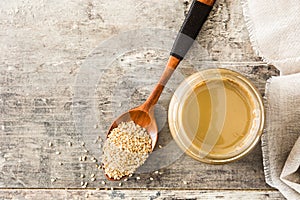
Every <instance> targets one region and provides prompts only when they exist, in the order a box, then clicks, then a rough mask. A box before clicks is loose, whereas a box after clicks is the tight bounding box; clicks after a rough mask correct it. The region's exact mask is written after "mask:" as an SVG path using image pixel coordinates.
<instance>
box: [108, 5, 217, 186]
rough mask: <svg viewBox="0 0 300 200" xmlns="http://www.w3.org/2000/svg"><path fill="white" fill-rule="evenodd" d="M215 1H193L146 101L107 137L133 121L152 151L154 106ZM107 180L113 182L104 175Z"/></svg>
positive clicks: (155, 126) (155, 129) (113, 125)
mask: <svg viewBox="0 0 300 200" xmlns="http://www.w3.org/2000/svg"><path fill="white" fill-rule="evenodd" d="M214 2H215V0H194V1H193V4H192V5H191V7H190V10H189V13H188V15H187V17H186V18H185V20H184V23H183V25H182V27H181V29H180V31H179V33H178V35H177V38H176V40H175V42H174V44H173V48H172V50H171V53H170V57H169V60H168V62H167V65H166V68H165V70H164V72H163V74H162V76H161V78H160V80H159V81H158V83H157V85H156V86H155V88H154V90H153V91H152V93H151V94H150V96H149V97H148V99H147V100H146V101H145V102H144V103H143V104H142V105H140V106H138V107H136V108H133V109H131V110H129V111H128V112H125V113H123V114H122V115H121V116H119V117H118V118H117V119H116V120H115V121H114V122H113V123H112V125H111V126H110V128H109V130H108V132H107V136H108V135H109V134H110V132H111V130H113V129H114V128H116V127H117V126H118V124H120V123H121V122H129V121H133V122H134V123H135V124H138V125H140V126H141V127H144V128H146V130H147V132H148V133H149V135H150V137H151V140H152V150H153V149H154V147H155V144H156V142H157V138H158V130H157V125H156V120H155V117H154V105H155V104H156V103H157V101H158V99H159V97H160V95H161V93H162V91H163V89H164V87H165V85H166V84H167V82H168V80H169V79H170V77H171V76H172V74H173V72H174V70H175V69H176V67H177V66H178V64H179V63H180V61H181V60H182V59H183V58H184V56H185V55H186V53H187V52H188V50H189V49H190V47H191V46H192V44H193V42H194V40H195V39H196V37H197V35H198V33H199V31H200V29H201V27H202V25H203V24H204V22H205V21H206V19H207V17H208V15H209V13H210V11H211V9H212V6H213V4H214ZM106 177H107V179H109V180H114V179H112V178H110V177H108V176H107V175H106Z"/></svg>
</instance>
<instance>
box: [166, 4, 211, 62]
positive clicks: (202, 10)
mask: <svg viewBox="0 0 300 200" xmlns="http://www.w3.org/2000/svg"><path fill="white" fill-rule="evenodd" d="M214 2H215V0H194V1H193V3H192V5H191V7H190V10H189V12H188V14H187V16H186V18H185V20H184V22H183V24H182V26H181V28H180V31H179V33H178V35H177V37H176V40H175V42H174V44H173V48H172V50H171V55H172V56H174V57H176V58H178V59H179V60H182V59H183V58H184V56H185V55H186V53H187V52H188V50H189V49H190V48H191V46H192V44H193V42H194V40H195V39H196V38H197V35H198V34H199V32H200V30H201V28H202V26H203V24H204V22H205V21H206V19H207V17H208V15H209V13H210V11H211V9H212V6H213V4H214Z"/></svg>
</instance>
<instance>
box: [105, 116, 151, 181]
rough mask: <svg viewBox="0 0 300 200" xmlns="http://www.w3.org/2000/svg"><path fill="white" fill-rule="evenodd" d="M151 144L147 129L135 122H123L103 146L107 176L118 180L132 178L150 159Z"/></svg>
mask: <svg viewBox="0 0 300 200" xmlns="http://www.w3.org/2000/svg"><path fill="white" fill-rule="evenodd" d="M151 142H152V141H151V138H150V136H149V134H148V133H147V131H146V129H143V128H142V127H141V126H139V125H137V124H135V123H134V122H133V121H130V122H121V123H120V124H119V125H118V126H117V127H116V128H114V129H113V130H112V131H111V132H110V134H109V137H108V138H107V140H106V141H105V143H104V146H103V157H102V162H103V167H104V170H105V174H106V175H107V176H108V177H110V178H114V179H116V180H120V179H121V178H122V177H123V176H128V175H129V177H131V176H132V175H131V176H130V174H132V173H133V172H134V171H135V170H136V169H137V168H138V167H139V166H141V165H142V164H143V163H144V162H145V161H146V159H147V158H148V156H149V153H150V152H151V151H152V146H151ZM112 158H113V159H112ZM120 167H122V168H120Z"/></svg>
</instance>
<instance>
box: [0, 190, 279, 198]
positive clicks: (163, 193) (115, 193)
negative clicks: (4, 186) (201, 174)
mask: <svg viewBox="0 0 300 200" xmlns="http://www.w3.org/2000/svg"><path fill="white" fill-rule="evenodd" d="M0 198H1V199H3V200H9V199H16V198H18V199H41V198H43V199H57V200H60V199H91V200H93V199H101V200H102V199H103V200H111V199H133V200H135V199H166V200H169V199H187V198H188V199H195V200H196V199H203V200H211V199H225V200H226V199H230V200H232V199H233V200H239V199H245V200H252V199H255V200H266V199H272V200H277V199H282V195H281V194H280V193H279V192H277V191H255V190H254V191H251V190H250V191H238V190H216V191H212V190H200V191H197V190H125V191H124V190H118V189H114V190H110V189H109V190H68V189H66V190H55V189H54V190H29V189H28V190H0Z"/></svg>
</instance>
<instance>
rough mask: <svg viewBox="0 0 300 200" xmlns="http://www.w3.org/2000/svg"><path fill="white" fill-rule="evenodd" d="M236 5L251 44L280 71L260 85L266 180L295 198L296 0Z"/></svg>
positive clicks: (298, 129) (299, 38)
mask: <svg viewBox="0 0 300 200" xmlns="http://www.w3.org/2000/svg"><path fill="white" fill-rule="evenodd" d="M242 5H243V11H244V16H245V20H246V24H247V28H248V30H249V34H250V39H251V42H252V45H253V48H254V50H255V51H256V52H257V54H258V55H259V56H261V57H262V58H263V59H264V60H265V61H267V62H268V63H270V64H273V65H274V66H276V67H277V68H278V69H279V70H280V74H281V76H279V77H272V78H271V79H270V80H268V83H267V85H266V97H265V98H266V125H265V132H264V134H263V136H262V150H263V161H264V167H265V169H264V172H265V177H266V182H267V183H268V184H269V185H271V186H272V187H275V188H277V189H278V190H279V191H280V192H281V193H282V194H283V195H284V196H285V197H286V198H287V199H300V169H299V167H300V137H299V136H300V73H299V72H300V14H299V13H300V4H299V0H276V1H274V0H263V1H262V0H242Z"/></svg>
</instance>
